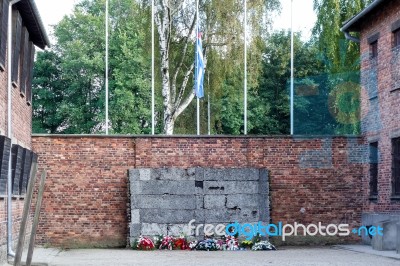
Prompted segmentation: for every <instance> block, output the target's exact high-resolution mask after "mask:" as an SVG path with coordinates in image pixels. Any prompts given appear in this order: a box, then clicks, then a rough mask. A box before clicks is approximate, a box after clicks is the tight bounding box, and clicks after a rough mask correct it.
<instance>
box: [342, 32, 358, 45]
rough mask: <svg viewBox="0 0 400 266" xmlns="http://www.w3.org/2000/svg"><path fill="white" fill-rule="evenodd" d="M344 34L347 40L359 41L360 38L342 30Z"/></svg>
mask: <svg viewBox="0 0 400 266" xmlns="http://www.w3.org/2000/svg"><path fill="white" fill-rule="evenodd" d="M344 36H345V37H346V39H347V40H350V41H353V42H356V43H360V39H358V38H356V37H353V36H351V35H350V33H349V32H348V31H344Z"/></svg>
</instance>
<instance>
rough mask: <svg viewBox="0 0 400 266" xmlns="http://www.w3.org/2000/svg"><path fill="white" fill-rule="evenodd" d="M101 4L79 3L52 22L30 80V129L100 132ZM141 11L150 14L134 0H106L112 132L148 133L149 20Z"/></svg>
mask: <svg viewBox="0 0 400 266" xmlns="http://www.w3.org/2000/svg"><path fill="white" fill-rule="evenodd" d="M104 7H105V1H104V0H83V1H81V2H80V3H79V4H77V5H76V7H75V9H74V12H73V14H72V15H70V16H68V17H64V18H63V19H62V20H61V22H60V23H59V24H58V25H56V26H55V33H54V35H55V38H56V40H57V44H56V45H54V47H53V50H51V51H45V52H43V53H39V56H38V59H37V62H36V65H35V72H34V73H35V75H34V81H33V95H34V99H35V101H34V106H33V107H34V117H33V124H34V132H48V133H77V134H79V133H100V132H104V127H105V123H104V120H105V78H104V76H105V62H104V60H105V20H104V18H105V13H104V12H105V10H104ZM143 13H144V14H147V13H149V12H148V8H142V7H141V6H140V5H139V4H137V3H135V2H132V1H129V0H119V1H110V17H111V18H110V24H111V25H110V28H111V29H110V38H109V39H110V68H109V69H110V72H109V76H110V79H109V80H110V92H109V99H110V120H111V127H112V130H111V131H112V132H115V133H127V134H144V133H149V131H150V130H149V125H150V122H151V121H150V119H151V114H150V109H149V106H150V102H151V95H150V74H149V69H150V64H149V62H150V60H148V58H149V53H148V49H147V48H146V42H145V40H146V37H147V36H146V32H145V31H144V30H143V29H144V28H146V27H148V25H149V21H148V16H143V15H141V14H143ZM45 89H46V90H45ZM60 92H61V95H62V97H61V96H59V94H60ZM53 106H54V107H53Z"/></svg>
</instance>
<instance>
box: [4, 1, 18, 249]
mask: <svg viewBox="0 0 400 266" xmlns="http://www.w3.org/2000/svg"><path fill="white" fill-rule="evenodd" d="M19 1H21V0H11V1H10V3H9V5H8V33H7V41H8V45H7V52H8V55H7V63H8V69H7V72H8V73H7V74H8V90H7V137H8V138H9V139H11V149H12V141H13V140H12V139H13V137H12V104H11V103H12V80H11V79H12V76H11V72H12V51H13V49H12V7H13V5H14V4H16V3H18V2H19ZM11 158H12V150H10V158H9V160H8V178H7V191H8V195H7V250H8V252H7V254H8V256H11V257H15V252H14V251H13V250H12V248H13V247H12V241H13V239H12V177H11Z"/></svg>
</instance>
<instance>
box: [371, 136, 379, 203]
mask: <svg viewBox="0 0 400 266" xmlns="http://www.w3.org/2000/svg"><path fill="white" fill-rule="evenodd" d="M378 157H379V155H378V142H373V143H370V144H369V178H370V179H369V180H370V181H369V188H370V196H371V198H373V199H374V198H376V197H377V196H378Z"/></svg>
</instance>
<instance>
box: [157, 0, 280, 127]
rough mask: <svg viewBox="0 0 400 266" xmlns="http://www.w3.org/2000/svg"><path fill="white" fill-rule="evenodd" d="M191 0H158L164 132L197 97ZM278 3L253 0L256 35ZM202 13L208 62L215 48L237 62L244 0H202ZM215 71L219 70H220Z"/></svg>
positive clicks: (252, 19) (251, 5)
mask: <svg viewBox="0 0 400 266" xmlns="http://www.w3.org/2000/svg"><path fill="white" fill-rule="evenodd" d="M192 2H193V1H192ZM192 2H190V1H178V0H158V1H156V12H155V14H156V15H155V23H156V26H157V31H158V41H159V52H160V71H161V80H162V82H161V86H162V97H163V109H164V110H163V112H164V115H163V124H164V133H165V134H173V132H174V125H175V122H176V120H177V118H178V117H179V116H180V115H181V114H182V112H183V111H184V110H185V109H186V108H187V107H188V106H189V104H190V103H191V102H192V100H193V98H194V92H193V90H192V88H191V87H190V88H189V84H190V79H191V76H192V74H193V69H194V62H193V58H194V57H193V55H194V52H193V51H194V47H193V42H194V36H193V35H194V32H195V29H196V9H195V6H194V5H193V3H192ZM278 7H279V2H278V1H276V0H269V1H262V0H257V1H252V3H251V4H250V5H249V7H248V11H249V13H250V14H251V15H250V23H251V25H253V26H254V27H253V28H252V29H253V30H252V33H253V38H255V37H257V36H259V35H261V34H262V33H263V32H265V31H262V30H261V29H264V30H265V26H266V25H267V24H268V21H267V20H266V19H265V18H266V14H267V12H269V11H271V10H276V9H277V8H278ZM199 17H200V21H201V31H202V32H203V35H204V57H205V62H207V54H208V53H209V51H210V50H214V51H216V52H217V53H218V55H219V57H220V58H221V59H222V60H224V59H229V64H230V65H235V59H236V60H237V59H238V57H234V56H232V55H233V54H236V53H238V52H240V51H241V49H235V48H237V47H238V44H239V43H243V41H240V38H236V36H241V35H242V32H243V22H242V21H241V18H242V17H243V2H242V1H232V0H219V1H200V14H199ZM263 19H264V21H265V25H264V26H262V25H263V23H259V22H260V21H263ZM239 58H241V57H239ZM227 61H228V60H227ZM206 65H207V63H206ZM207 66H208V65H207ZM212 70H215V69H212ZM213 72H214V71H213ZM215 72H219V73H220V71H215ZM227 72H229V71H226V73H227ZM221 83H222V82H221ZM192 84H193V82H192Z"/></svg>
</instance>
